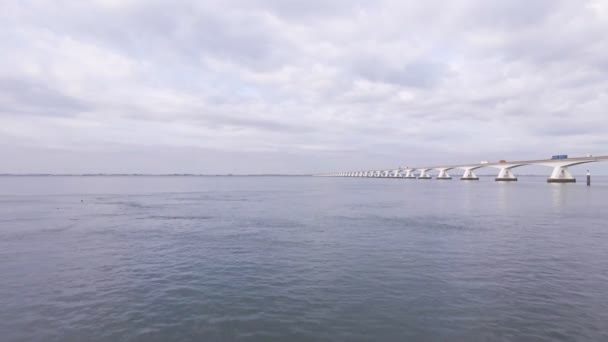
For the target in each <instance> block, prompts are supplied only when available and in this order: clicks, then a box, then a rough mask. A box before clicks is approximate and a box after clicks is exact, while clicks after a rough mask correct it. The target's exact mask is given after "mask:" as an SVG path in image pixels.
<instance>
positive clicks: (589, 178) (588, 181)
mask: <svg viewBox="0 0 608 342" xmlns="http://www.w3.org/2000/svg"><path fill="white" fill-rule="evenodd" d="M587 186H591V173H590V172H589V170H587Z"/></svg>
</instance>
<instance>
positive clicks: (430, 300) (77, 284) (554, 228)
mask: <svg viewBox="0 0 608 342" xmlns="http://www.w3.org/2000/svg"><path fill="white" fill-rule="evenodd" d="M606 198H608V179H606V180H601V179H598V180H595V181H594V186H592V187H589V188H588V187H586V186H584V184H580V183H579V184H546V183H545V182H544V179H543V178H525V177H522V178H520V181H519V182H517V183H510V184H500V183H495V182H493V181H492V179H489V178H488V179H485V178H484V179H482V180H480V181H479V182H461V181H457V180H452V181H449V182H437V181H430V182H429V181H427V182H424V181H411V180H393V179H356V178H312V177H52V178H51V177H0V276H1V279H2V281H1V282H0V336H2V337H1V338H0V339H1V340H2V341H170V340H173V341H233V340H241V341H312V340H314V341H404V340H456V341H501V340H503V341H513V340H517V341H525V340H530V341H555V340H568V341H573V340H596V341H600V340H603V341H606V340H608V224H606V222H607V219H608V212H607V211H606V204H605V201H606Z"/></svg>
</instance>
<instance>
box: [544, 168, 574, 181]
mask: <svg viewBox="0 0 608 342" xmlns="http://www.w3.org/2000/svg"><path fill="white" fill-rule="evenodd" d="M547 183H576V178H574V176H572V174H571V173H570V171H569V170H568V167H566V166H556V167H554V168H553V172H551V176H550V177H549V178H547Z"/></svg>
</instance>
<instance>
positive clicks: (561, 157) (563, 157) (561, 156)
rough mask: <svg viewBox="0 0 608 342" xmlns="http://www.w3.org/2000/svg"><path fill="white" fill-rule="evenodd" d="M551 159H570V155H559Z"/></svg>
mask: <svg viewBox="0 0 608 342" xmlns="http://www.w3.org/2000/svg"><path fill="white" fill-rule="evenodd" d="M551 159H568V155H567V154H558V155H555V156H551Z"/></svg>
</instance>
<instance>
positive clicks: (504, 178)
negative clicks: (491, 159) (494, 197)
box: [494, 167, 517, 182]
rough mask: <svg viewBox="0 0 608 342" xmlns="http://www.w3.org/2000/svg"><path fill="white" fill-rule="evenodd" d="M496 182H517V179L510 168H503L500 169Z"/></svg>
mask: <svg viewBox="0 0 608 342" xmlns="http://www.w3.org/2000/svg"><path fill="white" fill-rule="evenodd" d="M494 180H495V181H497V182H516V181H517V177H515V175H514V174H513V172H511V170H510V168H509V167H503V168H501V169H500V172H498V176H497V177H496V178H495V179H494Z"/></svg>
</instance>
